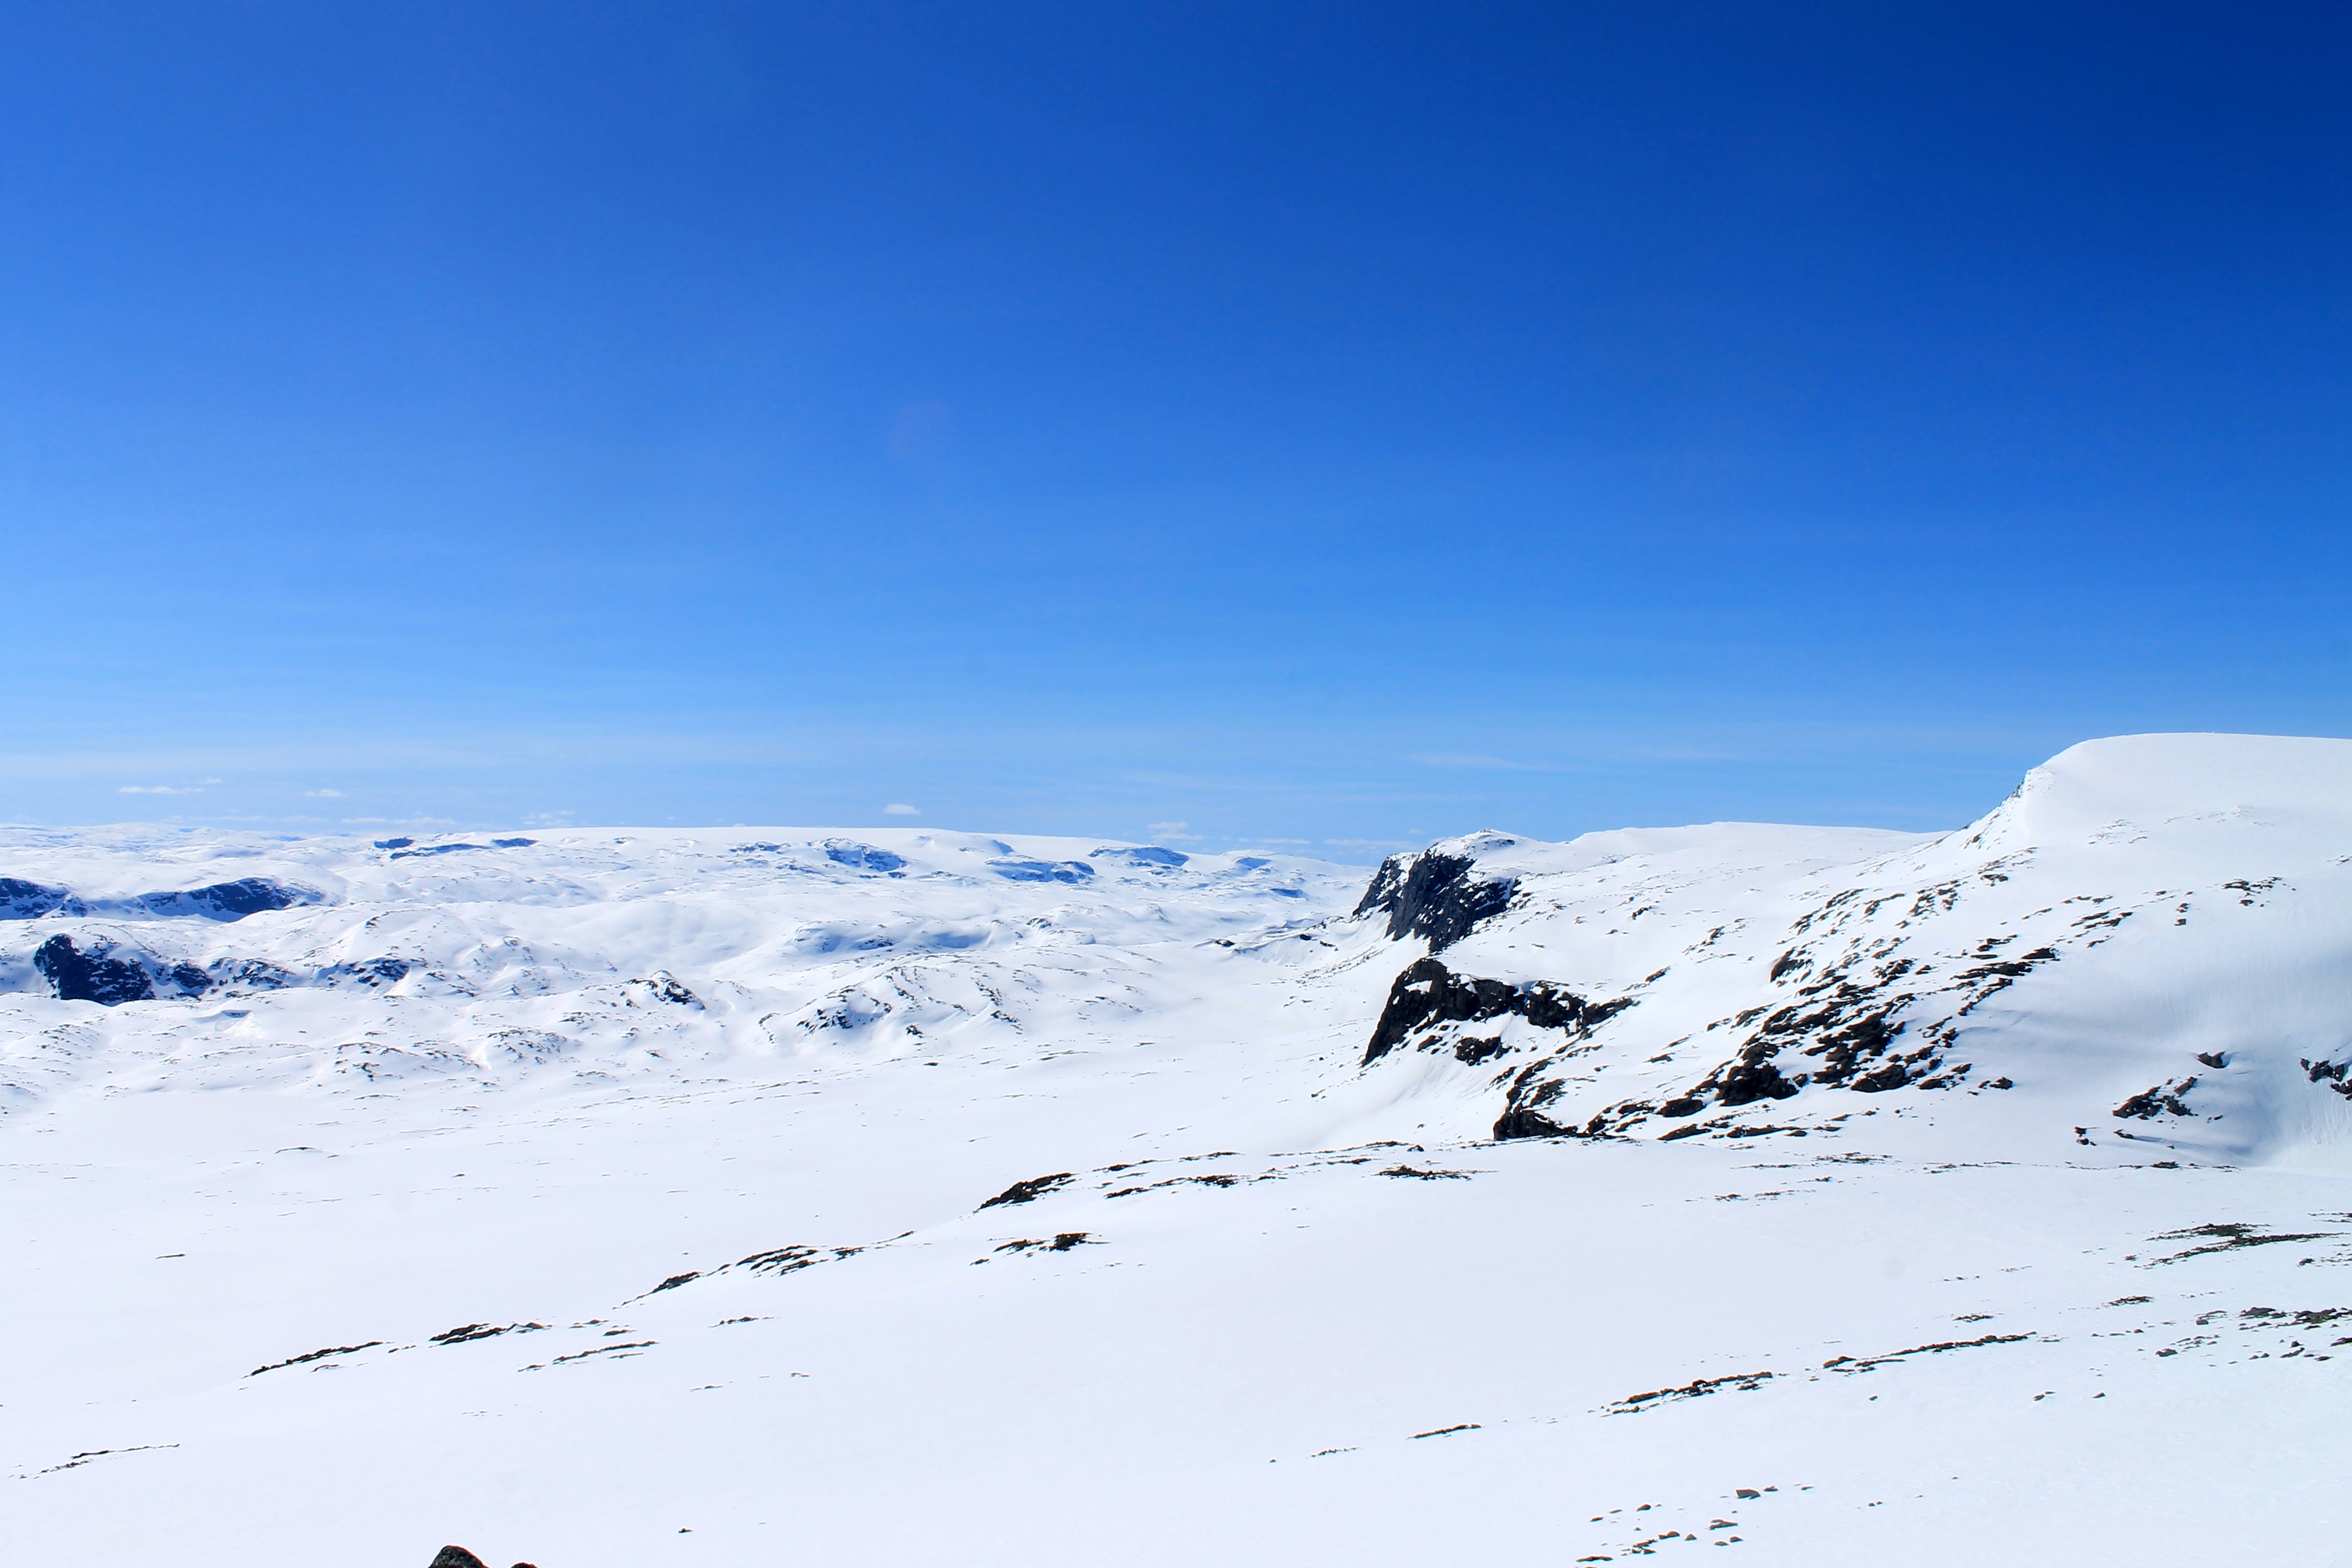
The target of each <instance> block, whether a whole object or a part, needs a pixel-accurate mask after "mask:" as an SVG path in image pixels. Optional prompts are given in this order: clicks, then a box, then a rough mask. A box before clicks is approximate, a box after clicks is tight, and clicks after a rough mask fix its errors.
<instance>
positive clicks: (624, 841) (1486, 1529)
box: [0, 736, 2352, 1568]
mask: <svg viewBox="0 0 2352 1568" xmlns="http://www.w3.org/2000/svg"><path fill="white" fill-rule="evenodd" d="M0 876H5V878H6V880H5V881H0V1093H4V1094H5V1100H0V1107H5V1110H0V1172H5V1180H6V1186H5V1193H6V1205H5V1215H6V1224H7V1247H8V1254H9V1256H10V1257H11V1258H12V1259H14V1260H15V1268H13V1270H12V1283H13V1284H14V1285H15V1287H16V1289H12V1290H11V1291H9V1292H8V1295H7V1300H6V1305H5V1309H0V1310H5V1316H6V1328H7V1332H6V1334H5V1337H4V1338H0V1344H5V1357H0V1417H5V1419H0V1465H5V1471H6V1475H7V1477H8V1478H10V1479H5V1483H0V1484H5V1487H6V1489H7V1493H8V1496H9V1501H10V1503H11V1505H12V1506H11V1507H10V1509H9V1510H8V1512H9V1518H10V1521H11V1538H12V1541H13V1542H15V1544H14V1545H13V1546H12V1552H23V1553H24V1554H25V1555H26V1559H27V1560H39V1561H51V1560H54V1561H70V1562H75V1563H166V1562H168V1563H175V1564H178V1563H184V1564H205V1563H243V1562H247V1561H251V1560H256V1559H267V1560H278V1559H281V1558H282V1559H285V1560H289V1561H294V1560H305V1559H310V1558H320V1559H324V1560H331V1561H336V1562H350V1563H360V1564H376V1563H381V1564H385V1565H387V1568H422V1565H423V1564H424V1563H425V1562H426V1561H427V1560H428V1559H429V1558H430V1557H431V1556H432V1554H433V1552H434V1551H435V1549H436V1547H438V1546H439V1545H440V1544H441V1543H442V1542H445V1541H448V1542H463V1543H465V1544H467V1545H468V1546H471V1547H472V1548H473V1549H475V1550H476V1551H478V1552H481V1553H482V1555H483V1556H484V1557H485V1558H487V1559H489V1560H490V1561H492V1562H493V1563H506V1562H510V1561H513V1560H515V1559H517V1558H522V1559H528V1560H529V1561H530V1562H533V1563H538V1564H540V1565H541V1568H577V1565H588V1564H631V1565H635V1564H640V1563H709V1564H737V1563H743V1564H750V1563H774V1562H789V1561H795V1560H801V1559H808V1560H814V1561H824V1562H856V1563H877V1564H888V1563H930V1562H933V1561H936V1560H939V1559H940V1558H941V1557H945V1556H952V1557H954V1558H956V1559H958V1560H961V1561H969V1562H975V1563H1023V1564H1038V1563H1071V1564H1076V1563H1087V1564H1092V1563H1101V1562H1105V1561H1116V1562H1119V1563H1142V1564H1157V1563H1169V1564H1174V1563H1187V1564H1189V1563H1194V1562H1197V1561H1199V1560H1202V1559H1203V1558H1207V1557H1214V1558H1217V1559H1220V1560H1223V1561H1231V1562H1242V1563H1302V1562H1304V1563H1314V1562H1324V1561H1335V1560H1336V1561H1349V1562H1370V1563H1451V1562H1457V1561H1477V1560H1481V1559H1483V1558H1486V1557H1488V1556H1494V1555H1503V1554H1509V1555H1512V1556H1519V1555H1525V1554H1528V1553H1534V1554H1537V1555H1538V1557H1539V1558H1540V1559H1542V1560H1546V1561H1553V1560H1557V1561H1560V1562H1578V1561H1616V1560H1621V1559H1624V1558H1628V1557H1631V1556H1642V1555H1657V1554H1660V1553H1672V1552H1679V1551H1682V1550H1683V1549H1685V1548H1687V1547H1689V1546H1692V1545H1701V1546H1704V1547H1706V1548H1707V1549H1720V1550H1732V1551H1735V1552H1739V1553H1741V1554H1742V1555H1743V1558H1744V1560H1748V1561H1753V1562H1757V1563H1791V1564H1793V1563H1808V1564H1821V1563H1857V1564H1858V1563H1880V1562H1885V1561H1891V1560H1892V1561H1904V1562H1907V1563H1955V1564H1957V1563H1983V1562H1988V1561H1999V1560H2021V1561H2050V1560H2056V1559H2057V1558H2059V1557H2060V1556H2061V1555H2075V1556H2089V1557H2091V1558H2093V1559H2095V1560H2102V1561H2104V1560H2107V1559H2110V1558H2116V1557H2137V1558H2138V1559H2140V1560H2145V1561H2150V1562H2158V1563H2268V1562H2285V1561H2303V1562H2328V1561H2336V1560H2345V1561H2352V1554H2347V1552H2345V1551H2344V1549H2342V1548H2340V1547H2338V1546H2337V1545H2336V1541H2337V1540H2338V1539H2340V1536H2341V1526H2342V1521H2340V1520H2339V1519H2337V1518H2336V1510H2335V1508H2334V1505H2333V1504H2332V1503H2329V1502H2327V1501H2326V1497H2327V1496H2328V1495H2329V1488H2330V1487H2331V1486H2332V1481H2333V1468H2334V1467H2333V1465H2332V1463H2331V1462H2330V1461H2331V1460H2332V1458H2333V1447H2334V1445H2333V1441H2332V1439H2333V1438H2334V1436H2335V1435H2336V1431H2337V1430H2338V1428H2339V1426H2340V1423H2339V1422H2338V1420H2337V1419H2336V1417H2337V1413H2338V1412H2339V1411H2340V1410H2341V1409H2342V1408H2343V1407H2344V1405H2345V1390H2344V1388H2343V1387H2342V1386H2340V1384H2339V1379H2340V1378H2342V1377H2343V1376H2344V1375H2346V1373H2347V1370H2352V1359H2347V1369H2338V1368H2336V1367H2335V1366H2334V1365H2333V1364H2332V1363H2333V1361H2334V1360H2336V1359H2346V1357H2345V1355H2344V1351H2343V1350H2340V1349H2338V1348H2337V1345H2338V1342H2344V1343H2345V1345H2346V1346H2347V1347H2348V1348H2352V1280H2347V1275H2346V1273H2345V1270H2346V1268H2347V1266H2352V1191H2347V1181H2346V1177H2347V1174H2352V1172H2347V1168H2346V1164H2347V1132H2352V1099H2347V1093H2352V1081H2347V1080H2348V1079H2352V1073H2347V1066H2352V742H2336V741H2303V740H2281V739H2270V738H2262V737H2242V736H2141V737H2132V738H2127V739H2122V740H2113V741H2103V742H2092V743H2090V744H2087V745H2084V746H2080V747H2076V748H2074V750H2072V751H2070V752H2066V753H2064V754H2063V755H2062V756H2060V757H2058V758H2056V759H2053V761H2052V762H2051V763H2049V764H2048V765H2046V766H2045V767H2042V768H2040V769H2036V770H2035V771H2034V772H2033V773H2032V774H2030V775H2029V776H2028V778H2027V779H2026V781H2025V782H2024V784H2023V785H2022V786H2021V788H2020V790H2019V791H2018V793H2017V794H2016V795H2013V796H2011V799H2010V800H2008V801H2007V802H2005V803H2002V804H2000V805H1999V806H1998V807H1997V808H1996V809H1994V810H1992V811H1991V812H1990V815H1988V816H1986V817H1984V818H1983V819H1982V820H1980V821H1979V822H1978V823H1975V824H1973V825H1971V826H1968V827H1966V828H1962V829H1958V830H1957V831H1954V832H1951V833H1947V834H1941V835H1932V836H1916V835H1902V834H1891V833H1883V832H1874V831H1867V830H1854V829H1827V828H1809V827H1778V826H1754V825H1743V824H1717V825H1713V826H1704V827H1690V828H1672V829H1635V830H1627V831H1622V832H1614V833H1604V834H1596V835H1591V836H1589V837H1584V838H1580V839H1578V840H1576V841H1574V842H1573V843H1570V844H1546V843H1538V842H1532V841H1528V840H1524V839H1517V838H1513V837H1508V836H1507V835H1503V834H1499V833H1483V834H1477V835H1474V836H1471V837H1467V838H1463V839H1455V840H1448V841H1446V842H1444V843H1441V844H1438V845H1435V846H1433V847H1431V848H1429V849H1428V850H1425V851H1423V852H1421V853H1419V854H1417V855H1412V856H1405V857H1399V858H1396V859H1393V860H1391V861H1390V862H1389V863H1387V864H1386V865H1384V866H1382V867H1381V868H1379V870H1378V871H1377V872H1375V873H1373V874H1372V875H1371V876H1370V879H1369V885H1368V879H1367V878H1366V876H1365V875H1364V874H1362V873H1360V872H1357V871H1354V870H1350V869H1349V868H1340V867H1334V866H1329V865H1325V864H1320V863H1317V862H1313V861H1308V860H1304V859H1297V858H1287V857H1281V856H1275V855H1209V856H1192V855H1186V854H1183V853H1179V852H1176V851H1173V850H1170V849H1166V848H1162V847H1152V846H1134V845H1107V844H1101V843H1097V842H1094V841H1081V840H1053V839H1036V838H1008V839H996V838H989V837H975V836H966V835H958V834H946V833H927V832H918V831H912V830H894V831H887V832H868V831H858V832H854V833H852V832H825V831H810V830H800V829H759V830H733V831H728V832H720V831H713V830H702V831H693V832H688V831H634V830H633V831H625V832H619V831H615V832H593V833H592V832H587V831H564V832H559V833H549V834H533V835H530V836H529V837H524V836H510V837H509V836H500V837H487V836H484V837H463V838H440V839H431V838H427V839H417V840H410V839H405V838H400V839H386V840H382V841H375V842H370V841H348V840H327V839H294V840H286V839H265V838H260V837H239V836H229V835H218V834H212V833H207V832H197V831H183V830H178V829H170V830H164V829H138V830H91V831H86V832H84V831H57V832H35V831H28V830H14V831H11V832H9V833H7V834H6V835H5V837H0ZM2339 1330H2340V1331H2339ZM2331 1553H2333V1554H2334V1555H2331Z"/></svg>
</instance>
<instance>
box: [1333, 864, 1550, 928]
mask: <svg viewBox="0 0 2352 1568" xmlns="http://www.w3.org/2000/svg"><path fill="white" fill-rule="evenodd" d="M1517 888H1518V884H1517V882H1516V881H1515V880H1513V879H1511V878H1508V877H1490V876H1487V875H1486V874H1484V873H1482V872H1481V871H1480V870H1479V869H1478V863H1477V862H1476V861H1475V860H1473V859H1471V858H1469V857H1468V856H1466V855H1449V854H1447V853H1445V852H1444V851H1443V850H1439V849H1424V850H1422V851H1420V852H1419V853H1416V854H1412V855H1391V856H1390V857H1389V858H1387V859H1385V860H1383V861H1381V868H1380V869H1379V870H1378V871H1376V872H1374V873H1373V874H1372V880H1371V885H1370V887H1367V888H1366V889H1364V897H1363V899H1362V900H1361V901H1360V902H1359V903H1358V904H1357V905H1356V908H1355V911H1354V918H1356V919H1359V920H1360V919H1362V918H1363V917H1364V916H1366V915H1371V914H1386V915H1387V916H1388V917H1389V935H1390V936H1391V937H1392V938H1396V939H1400V940H1401V939H1402V938H1405V937H1408V936H1423V937H1427V938H1428V939H1429V951H1430V952H1444V951H1445V950H1446V949H1447V948H1449V947H1451V946H1453V945H1454V943H1455V942H1460V941H1461V940H1462V939H1463V938H1464V937H1465V936H1468V935H1469V934H1470V932H1471V931H1472V929H1473V928H1474V927H1475V926H1476V925H1477V923H1478V922H1479V921H1482V920H1485V919H1486V918H1487V917H1489V916H1491V915H1498V914H1501V913H1502V912H1503V911H1504V910H1506V909H1508V908H1509V907H1510V903H1511V895H1512V894H1513V893H1514V892H1516V891H1517Z"/></svg>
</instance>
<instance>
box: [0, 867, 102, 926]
mask: <svg viewBox="0 0 2352 1568" xmlns="http://www.w3.org/2000/svg"><path fill="white" fill-rule="evenodd" d="M86 912H88V911H87V910H84V908H83V907H82V901H81V900H79V899H77V898H75V897H74V896H73V894H71V893H70V892H68V891H67V890H66V889H63V888H45V887H43V886H42V885H41V884H40V883H38V882H27V881H26V880H25V879H23V878H21V877H0V921H34V920H38V919H40V918H41V917H42V916H43V915H54V914H65V915H79V914H83V913H86Z"/></svg>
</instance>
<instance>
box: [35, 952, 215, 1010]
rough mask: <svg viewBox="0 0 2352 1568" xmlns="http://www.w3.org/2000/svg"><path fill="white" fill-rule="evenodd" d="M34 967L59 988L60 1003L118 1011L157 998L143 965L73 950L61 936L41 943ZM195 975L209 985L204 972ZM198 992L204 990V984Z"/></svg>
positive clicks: (197, 971)
mask: <svg viewBox="0 0 2352 1568" xmlns="http://www.w3.org/2000/svg"><path fill="white" fill-rule="evenodd" d="M33 967H34V968H36V969H37V970H39V971H40V972H41V976H42V978H43V979H45V980H47V982H48V983H49V984H51V985H53V986H55V987H56V988H57V993H58V1001H60V1002H95V1003H97V1004H98V1005H100V1006H102V1007H119V1006H121V1005H122V1004H123V1003H125V1002H145V1001H150V1000H152V998H153V997H154V994H155V983H154V981H153V980H152V979H151V978H150V977H149V975H148V973H147V971H146V969H145V967H144V966H143V965H141V964H138V963H132V962H131V961H130V960H128V959H122V958H112V957H109V956H108V955H106V954H104V953H101V952H82V951H81V950H80V949H79V948H78V947H76V946H74V943H73V938H71V937H69V936H65V935H62V934H61V935H58V936H53V937H51V938H49V940H48V941H47V942H43V943H41V945H40V947H39V948H38V949H37V951H36V952H34V954H33ZM182 967H183V968H192V967H193V966H189V965H183V966H182ZM175 973H176V972H175ZM193 973H194V975H195V977H196V979H197V980H198V981H200V982H204V984H209V981H207V980H206V978H205V972H204V971H203V970H201V969H193ZM204 984H198V985H197V986H196V989H197V990H199V991H201V990H203V989H204Z"/></svg>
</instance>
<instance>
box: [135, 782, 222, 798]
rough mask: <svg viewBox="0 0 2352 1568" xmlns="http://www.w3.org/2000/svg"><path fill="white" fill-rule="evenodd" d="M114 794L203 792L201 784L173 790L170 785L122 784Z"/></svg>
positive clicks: (197, 793) (187, 793)
mask: <svg viewBox="0 0 2352 1568" xmlns="http://www.w3.org/2000/svg"><path fill="white" fill-rule="evenodd" d="M214 782H215V783H217V782H219V781H217V780H215V781H214ZM114 793H115V794H117V795H202V794H204V793H205V790H204V786H203V785H202V784H194V785H191V786H190V787H188V788H186V789H174V788H173V786H172V785H170V784H124V785H123V786H122V787H121V788H120V789H118V790H116V791H115V792H114Z"/></svg>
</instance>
